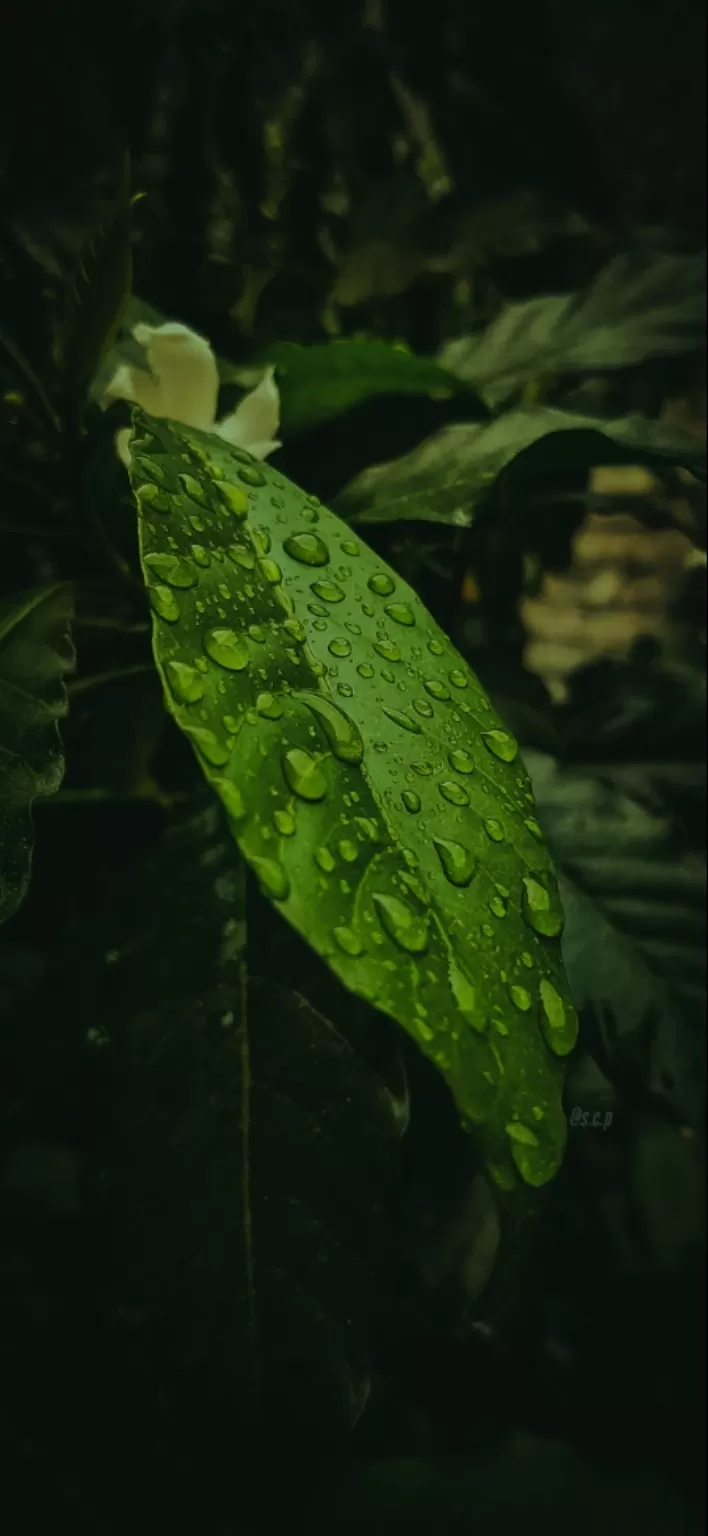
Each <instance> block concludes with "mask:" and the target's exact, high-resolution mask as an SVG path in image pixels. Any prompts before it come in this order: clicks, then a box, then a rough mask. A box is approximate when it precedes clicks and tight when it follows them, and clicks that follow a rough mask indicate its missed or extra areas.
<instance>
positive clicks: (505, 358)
mask: <svg viewBox="0 0 708 1536" xmlns="http://www.w3.org/2000/svg"><path fill="white" fill-rule="evenodd" d="M704 335H705V257H704V255H703V254H701V255H671V254H669V253H666V252H658V253H655V252H646V251H640V250H637V251H635V252H629V253H626V254H624V255H621V256H616V257H615V259H614V260H613V261H611V262H610V264H609V266H608V267H606V268H605V270H604V271H603V272H601V273H600V275H599V277H597V278H595V281H594V282H593V283H592V284H591V285H590V287H589V288H588V289H586V290H585V291H583V292H581V293H578V294H570V295H569V294H563V295H560V296H558V297H548V298H541V299H531V300H529V301H528V302H527V303H523V304H510V305H509V306H508V307H507V308H506V309H505V310H503V311H502V313H501V315H500V316H499V317H498V319H496V320H495V321H493V323H492V325H490V326H489V328H488V330H486V331H483V332H482V333H481V334H480V335H479V336H463V337H460V338H459V339H458V340H456V341H450V342H448V343H447V344H446V346H444V347H443V348H442V350H441V352H440V357H439V361H440V364H441V366H442V367H443V368H448V369H449V370H450V372H451V373H455V374H457V375H458V377H459V378H461V379H464V380H465V382H466V383H467V384H470V385H472V387H473V388H475V389H479V391H480V393H481V394H482V396H483V398H484V399H485V400H486V402H487V404H488V405H490V406H497V405H500V404H501V403H502V401H504V400H506V399H507V398H508V397H509V395H510V394H513V392H514V391H515V390H517V389H519V388H520V387H521V385H523V384H526V383H528V382H529V381H530V380H532V379H537V378H538V376H539V375H540V374H548V373H583V372H594V371H596V370H597V371H600V370H604V369H612V368H627V367H630V366H632V365H633V364H635V363H641V362H644V361H645V359H647V358H651V357H673V356H676V355H677V354H680V353H683V352H694V351H700V349H701V346H702V345H703V339H704Z"/></svg>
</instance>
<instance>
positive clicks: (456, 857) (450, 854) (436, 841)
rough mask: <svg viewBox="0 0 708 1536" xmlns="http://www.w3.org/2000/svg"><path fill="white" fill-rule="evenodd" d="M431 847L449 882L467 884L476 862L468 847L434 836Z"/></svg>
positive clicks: (460, 884)
mask: <svg viewBox="0 0 708 1536" xmlns="http://www.w3.org/2000/svg"><path fill="white" fill-rule="evenodd" d="M433 847H434V848H435V851H436V853H437V855H438V858H439V860H440V863H441V864H442V867H443V872H444V874H445V875H446V876H447V879H448V880H449V881H450V884H451V885H459V886H465V885H469V883H470V880H471V879H472V876H473V874H474V872H475V867H476V863H477V860H476V859H475V857H474V854H473V853H470V850H469V848H465V846H464V844H463V843H456V842H453V841H452V840H451V839H449V838H445V837H434V838H433Z"/></svg>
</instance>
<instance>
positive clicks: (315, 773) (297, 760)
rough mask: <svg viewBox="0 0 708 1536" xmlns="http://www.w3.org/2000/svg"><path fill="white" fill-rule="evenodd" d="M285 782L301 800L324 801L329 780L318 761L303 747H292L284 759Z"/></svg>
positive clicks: (284, 755)
mask: <svg viewBox="0 0 708 1536" xmlns="http://www.w3.org/2000/svg"><path fill="white" fill-rule="evenodd" d="M281 761H282V768H283V774H284V777H285V782H286V784H287V785H288V787H289V789H291V790H292V791H293V794H295V795H298V796H299V797H300V799H301V800H310V801H317V800H324V797H325V795H326V793H327V780H326V778H325V776H324V773H323V772H322V769H321V767H320V765H319V763H318V762H317V760H316V759H315V758H314V757H312V756H311V754H310V753H309V752H305V751H304V749H303V748H301V747H291V749H290V751H289V752H285V753H284V754H283V757H282V760H281Z"/></svg>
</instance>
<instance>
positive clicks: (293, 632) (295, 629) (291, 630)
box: [283, 619, 307, 645]
mask: <svg viewBox="0 0 708 1536" xmlns="http://www.w3.org/2000/svg"><path fill="white" fill-rule="evenodd" d="M283 629H284V630H285V633H286V634H287V635H290V637H291V639H292V640H296V641H297V644H298V645H304V644H305V641H306V639H307V630H306V629H305V626H304V624H301V623H300V620H299V619H284V620H283Z"/></svg>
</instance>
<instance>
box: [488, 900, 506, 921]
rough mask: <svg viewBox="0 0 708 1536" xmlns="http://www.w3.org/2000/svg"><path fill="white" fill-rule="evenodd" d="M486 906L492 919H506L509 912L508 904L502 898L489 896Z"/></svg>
mask: <svg viewBox="0 0 708 1536" xmlns="http://www.w3.org/2000/svg"><path fill="white" fill-rule="evenodd" d="M487 906H488V907H489V910H490V912H491V913H492V914H493V915H494V917H498V918H502V917H506V914H507V912H508V910H509V904H508V902H507V901H505V899H504V897H503V896H490V898H489V901H488V902H487Z"/></svg>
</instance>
